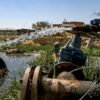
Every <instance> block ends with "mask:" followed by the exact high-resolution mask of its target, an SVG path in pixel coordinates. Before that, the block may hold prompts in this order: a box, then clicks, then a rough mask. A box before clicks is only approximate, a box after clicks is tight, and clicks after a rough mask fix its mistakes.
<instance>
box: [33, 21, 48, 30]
mask: <svg viewBox="0 0 100 100" xmlns="http://www.w3.org/2000/svg"><path fill="white" fill-rule="evenodd" d="M46 27H50V24H49V23H48V22H46V21H39V22H36V24H33V25H32V28H33V29H37V30H41V29H43V28H46Z"/></svg>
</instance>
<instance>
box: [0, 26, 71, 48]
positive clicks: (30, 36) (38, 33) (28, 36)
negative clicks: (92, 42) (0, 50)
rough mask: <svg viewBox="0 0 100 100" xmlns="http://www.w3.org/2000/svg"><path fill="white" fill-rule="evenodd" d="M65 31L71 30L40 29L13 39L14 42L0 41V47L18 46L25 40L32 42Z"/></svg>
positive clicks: (63, 28)
mask: <svg viewBox="0 0 100 100" xmlns="http://www.w3.org/2000/svg"><path fill="white" fill-rule="evenodd" d="M67 30H71V28H65V27H61V28H57V27H54V28H48V29H42V30H38V31H36V32H31V33H30V34H24V35H20V36H19V37H18V38H16V39H14V40H8V41H6V42H3V41H1V43H0V46H6V45H12V44H18V43H22V42H24V41H25V40H34V39H36V38H39V37H43V36H52V35H55V34H57V33H62V32H64V31H67Z"/></svg>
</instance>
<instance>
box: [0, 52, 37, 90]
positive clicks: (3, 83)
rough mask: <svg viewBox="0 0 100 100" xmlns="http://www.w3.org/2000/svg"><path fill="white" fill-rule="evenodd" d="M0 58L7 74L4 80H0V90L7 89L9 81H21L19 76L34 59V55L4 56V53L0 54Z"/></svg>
mask: <svg viewBox="0 0 100 100" xmlns="http://www.w3.org/2000/svg"><path fill="white" fill-rule="evenodd" d="M0 57H2V58H3V60H4V62H5V63H6V65H7V69H8V73H7V75H5V78H2V79H0V88H4V87H8V86H9V85H10V81H11V79H14V78H16V79H17V80H19V79H21V75H22V74H23V73H24V71H25V69H26V67H27V66H29V62H30V61H32V60H33V59H35V56H34V54H31V55H30V56H25V55H6V54H4V53H0Z"/></svg>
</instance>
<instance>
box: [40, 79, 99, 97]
mask: <svg viewBox="0 0 100 100" xmlns="http://www.w3.org/2000/svg"><path fill="white" fill-rule="evenodd" d="M95 83H96V82H92V81H78V80H61V79H50V78H42V79H41V81H40V84H41V86H42V88H43V90H44V91H46V92H49V93H50V92H52V93H55V94H59V93H60V94H63V96H64V95H65V96H67V94H68V95H69V94H72V93H73V94H78V95H80V96H82V95H84V94H85V93H86V92H87V91H88V90H89V89H90V88H91V87H92V86H93V85H94V84H95ZM94 91H95V93H96V95H98V94H99V95H100V84H95V85H94V87H93V88H92V89H91V91H90V92H92V93H93V92H94Z"/></svg>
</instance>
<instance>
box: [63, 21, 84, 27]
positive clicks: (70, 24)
mask: <svg viewBox="0 0 100 100" xmlns="http://www.w3.org/2000/svg"><path fill="white" fill-rule="evenodd" d="M84 25H85V24H84V22H75V21H73V22H63V24H62V26H63V27H83V26H84Z"/></svg>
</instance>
